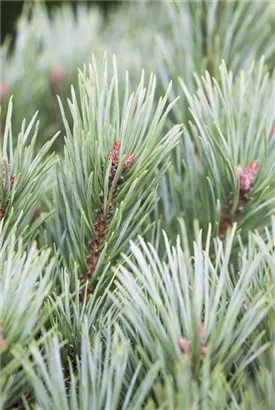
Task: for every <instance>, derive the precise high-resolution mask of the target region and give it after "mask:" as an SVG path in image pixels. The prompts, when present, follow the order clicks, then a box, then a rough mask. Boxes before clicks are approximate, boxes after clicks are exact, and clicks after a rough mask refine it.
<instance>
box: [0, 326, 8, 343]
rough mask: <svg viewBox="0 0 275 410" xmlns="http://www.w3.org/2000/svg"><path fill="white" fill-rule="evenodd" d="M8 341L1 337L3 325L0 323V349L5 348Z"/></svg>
mask: <svg viewBox="0 0 275 410" xmlns="http://www.w3.org/2000/svg"><path fill="white" fill-rule="evenodd" d="M7 344H8V341H7V340H6V339H4V338H3V325H2V323H0V349H5V348H6V347H7Z"/></svg>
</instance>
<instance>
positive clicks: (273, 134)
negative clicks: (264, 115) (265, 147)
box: [269, 127, 275, 138]
mask: <svg viewBox="0 0 275 410" xmlns="http://www.w3.org/2000/svg"><path fill="white" fill-rule="evenodd" d="M274 136H275V127H272V128H271V130H270V133H269V138H272V137H274Z"/></svg>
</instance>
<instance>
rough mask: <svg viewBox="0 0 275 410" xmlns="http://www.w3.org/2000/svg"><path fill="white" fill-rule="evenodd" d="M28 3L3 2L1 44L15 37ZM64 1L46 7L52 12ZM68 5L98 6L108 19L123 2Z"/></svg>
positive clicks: (102, 0)
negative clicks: (25, 4) (25, 5)
mask: <svg viewBox="0 0 275 410" xmlns="http://www.w3.org/2000/svg"><path fill="white" fill-rule="evenodd" d="M24 3H26V1H9V0H1V44H2V43H3V41H4V39H5V36H6V35H9V34H12V35H14V33H15V28H16V27H15V26H16V21H17V19H18V18H19V17H20V14H21V12H22V9H23V4H24ZM60 3H62V1H46V7H47V8H48V9H49V10H50V9H52V8H55V7H56V6H58V5H60ZM66 3H71V4H72V5H73V7H74V8H75V7H76V5H77V4H79V3H87V4H90V5H91V4H94V5H95V4H96V5H97V6H98V7H100V9H101V10H102V12H103V13H104V14H105V16H106V17H107V16H108V14H109V13H111V12H112V10H113V9H114V8H115V7H117V6H118V5H119V4H120V3H121V2H120V0H117V1H108V0H107V1H104V0H101V1H97V0H93V1H76V0H71V1H66Z"/></svg>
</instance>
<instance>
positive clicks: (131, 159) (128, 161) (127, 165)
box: [123, 154, 135, 171]
mask: <svg viewBox="0 0 275 410" xmlns="http://www.w3.org/2000/svg"><path fill="white" fill-rule="evenodd" d="M134 161H135V154H130V155H128V156H127V157H126V160H125V164H124V167H123V171H128V169H129V168H130V167H131V166H132V165H133V163H134Z"/></svg>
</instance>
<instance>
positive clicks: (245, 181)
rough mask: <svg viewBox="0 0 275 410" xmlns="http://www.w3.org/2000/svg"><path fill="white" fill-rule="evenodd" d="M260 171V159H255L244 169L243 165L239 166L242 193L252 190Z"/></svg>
mask: <svg viewBox="0 0 275 410" xmlns="http://www.w3.org/2000/svg"><path fill="white" fill-rule="evenodd" d="M258 171H259V164H258V161H253V162H251V164H249V165H248V167H247V168H246V169H245V170H243V168H242V166H241V165H238V166H237V172H238V175H239V180H240V191H241V193H247V192H249V191H250V190H251V188H252V186H253V185H254V183H255V180H256V177H257V174H258Z"/></svg>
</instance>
